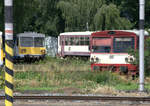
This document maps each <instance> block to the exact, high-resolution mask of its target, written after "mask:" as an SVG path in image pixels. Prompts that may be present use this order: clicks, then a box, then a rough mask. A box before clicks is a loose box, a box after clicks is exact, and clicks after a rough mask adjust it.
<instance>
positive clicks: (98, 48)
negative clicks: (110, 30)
mask: <svg viewBox="0 0 150 106" xmlns="http://www.w3.org/2000/svg"><path fill="white" fill-rule="evenodd" d="M92 52H94V53H110V52H111V38H99V37H97V38H93V42H92Z"/></svg>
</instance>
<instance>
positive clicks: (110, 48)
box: [90, 31, 137, 75]
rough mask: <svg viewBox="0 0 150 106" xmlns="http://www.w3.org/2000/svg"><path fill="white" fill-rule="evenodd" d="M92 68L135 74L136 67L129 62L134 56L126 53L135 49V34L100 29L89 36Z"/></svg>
mask: <svg viewBox="0 0 150 106" xmlns="http://www.w3.org/2000/svg"><path fill="white" fill-rule="evenodd" d="M90 43H91V45H90V47H91V56H90V61H91V68H92V70H110V71H119V72H121V73H122V72H123V73H127V74H132V75H135V74H137V67H136V66H135V65H133V64H131V63H132V62H133V61H134V60H135V58H134V57H133V56H131V55H129V54H128V52H129V51H130V50H136V49H137V35H136V34H135V33H133V32H128V31H100V32H95V33H93V34H92V36H91V42H90Z"/></svg>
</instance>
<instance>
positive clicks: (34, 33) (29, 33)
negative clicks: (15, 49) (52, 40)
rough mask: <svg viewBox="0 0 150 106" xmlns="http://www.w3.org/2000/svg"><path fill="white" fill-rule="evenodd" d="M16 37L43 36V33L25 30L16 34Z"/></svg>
mask: <svg viewBox="0 0 150 106" xmlns="http://www.w3.org/2000/svg"><path fill="white" fill-rule="evenodd" d="M17 37H45V35H44V34H41V33H36V32H25V33H19V34H17Z"/></svg>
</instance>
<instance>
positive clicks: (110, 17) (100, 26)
mask: <svg viewBox="0 0 150 106" xmlns="http://www.w3.org/2000/svg"><path fill="white" fill-rule="evenodd" d="M94 24H95V28H96V30H112V29H118V30H119V29H130V28H131V27H132V24H131V23H130V21H129V20H128V19H126V18H122V17H120V11H119V9H118V8H117V7H116V5H114V4H109V5H106V4H104V5H103V6H102V7H101V8H99V9H98V11H97V13H96V15H95V17H94Z"/></svg>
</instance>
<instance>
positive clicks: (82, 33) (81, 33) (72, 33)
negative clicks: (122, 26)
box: [59, 31, 93, 36]
mask: <svg viewBox="0 0 150 106" xmlns="http://www.w3.org/2000/svg"><path fill="white" fill-rule="evenodd" d="M92 33H93V32H92V31H85V32H64V33H60V34H59V35H60V36H61V35H91V34H92Z"/></svg>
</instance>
